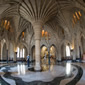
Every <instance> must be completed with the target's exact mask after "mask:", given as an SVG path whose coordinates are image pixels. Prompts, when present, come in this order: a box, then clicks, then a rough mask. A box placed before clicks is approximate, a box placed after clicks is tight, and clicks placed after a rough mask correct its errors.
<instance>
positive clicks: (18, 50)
mask: <svg viewBox="0 0 85 85" xmlns="http://www.w3.org/2000/svg"><path fill="white" fill-rule="evenodd" d="M19 52H20V49H19V47H17V58H19V56H20V55H19Z"/></svg>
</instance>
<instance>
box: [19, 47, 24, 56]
mask: <svg viewBox="0 0 85 85" xmlns="http://www.w3.org/2000/svg"><path fill="white" fill-rule="evenodd" d="M17 58H25V49H24V48H22V49H20V48H19V47H17Z"/></svg>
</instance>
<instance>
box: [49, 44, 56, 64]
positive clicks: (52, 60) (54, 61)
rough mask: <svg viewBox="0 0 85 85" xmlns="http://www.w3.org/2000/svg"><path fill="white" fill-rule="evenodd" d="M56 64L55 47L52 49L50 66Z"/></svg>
mask: <svg viewBox="0 0 85 85" xmlns="http://www.w3.org/2000/svg"><path fill="white" fill-rule="evenodd" d="M55 63H56V48H55V46H54V45H52V46H51V47H50V64H55Z"/></svg>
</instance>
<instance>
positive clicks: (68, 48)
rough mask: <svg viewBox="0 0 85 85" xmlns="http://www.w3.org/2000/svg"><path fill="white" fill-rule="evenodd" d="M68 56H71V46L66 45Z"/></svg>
mask: <svg viewBox="0 0 85 85" xmlns="http://www.w3.org/2000/svg"><path fill="white" fill-rule="evenodd" d="M66 56H67V57H69V56H70V46H69V45H66Z"/></svg>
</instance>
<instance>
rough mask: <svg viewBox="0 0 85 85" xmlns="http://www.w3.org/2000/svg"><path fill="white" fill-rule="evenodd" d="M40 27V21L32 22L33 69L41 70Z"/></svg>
mask: <svg viewBox="0 0 85 85" xmlns="http://www.w3.org/2000/svg"><path fill="white" fill-rule="evenodd" d="M41 28H42V23H40V22H35V23H33V29H34V34H35V36H34V37H35V70H41V65H40V40H41Z"/></svg>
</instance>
